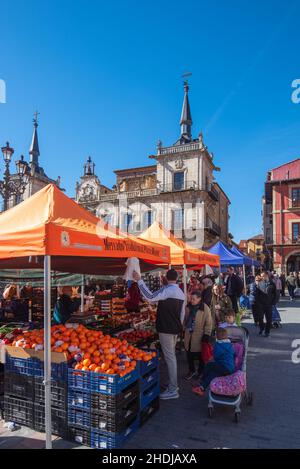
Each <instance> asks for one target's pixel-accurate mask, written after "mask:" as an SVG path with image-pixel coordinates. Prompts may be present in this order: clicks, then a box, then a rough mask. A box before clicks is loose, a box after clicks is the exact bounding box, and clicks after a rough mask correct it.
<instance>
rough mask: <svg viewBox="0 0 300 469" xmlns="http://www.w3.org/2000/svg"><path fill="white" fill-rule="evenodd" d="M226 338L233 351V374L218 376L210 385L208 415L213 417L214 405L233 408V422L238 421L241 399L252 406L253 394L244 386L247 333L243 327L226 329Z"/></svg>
mask: <svg viewBox="0 0 300 469" xmlns="http://www.w3.org/2000/svg"><path fill="white" fill-rule="evenodd" d="M226 329H227V332H228V338H229V339H230V340H231V342H232V345H233V347H234V350H235V372H234V373H233V374H231V375H227V376H220V377H218V378H215V379H213V380H212V382H211V383H210V389H209V394H208V399H209V401H208V415H209V417H212V416H213V410H214V404H218V405H226V406H231V407H234V417H235V422H236V423H238V422H239V419H240V414H241V409H240V404H241V402H242V398H244V399H245V401H246V403H247V405H252V401H253V393H252V392H248V390H247V385H246V361H247V351H248V343H249V332H248V330H247V329H246V328H245V327H236V326H232V327H227V328H226Z"/></svg>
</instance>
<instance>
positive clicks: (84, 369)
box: [81, 366, 89, 371]
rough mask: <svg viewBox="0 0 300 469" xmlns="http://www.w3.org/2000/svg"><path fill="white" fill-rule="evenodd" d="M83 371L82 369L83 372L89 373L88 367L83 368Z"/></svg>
mask: <svg viewBox="0 0 300 469" xmlns="http://www.w3.org/2000/svg"><path fill="white" fill-rule="evenodd" d="M81 369H82V371H89V369H88V367H87V366H83V367H82V368H81Z"/></svg>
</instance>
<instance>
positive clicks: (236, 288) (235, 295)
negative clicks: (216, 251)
mask: <svg viewBox="0 0 300 469" xmlns="http://www.w3.org/2000/svg"><path fill="white" fill-rule="evenodd" d="M227 272H228V276H227V279H226V284H225V293H226V295H228V296H229V298H230V299H231V302H232V307H233V309H234V311H235V313H236V314H238V312H239V307H238V300H239V297H240V296H241V294H242V292H243V281H242V279H241V278H240V277H239V276H238V275H237V274H236V273H235V272H234V268H233V267H229V268H228V270H227Z"/></svg>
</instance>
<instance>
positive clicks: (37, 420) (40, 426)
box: [34, 404, 68, 438]
mask: <svg viewBox="0 0 300 469" xmlns="http://www.w3.org/2000/svg"><path fill="white" fill-rule="evenodd" d="M51 421H52V433H53V435H58V436H61V437H63V438H66V437H67V435H68V423H67V411H66V410H63V409H59V408H57V407H51ZM34 429H35V430H36V431H37V432H42V433H44V432H45V406H44V405H42V404H34Z"/></svg>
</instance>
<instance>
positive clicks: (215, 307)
mask: <svg viewBox="0 0 300 469" xmlns="http://www.w3.org/2000/svg"><path fill="white" fill-rule="evenodd" d="M210 309H211V315H212V321H213V330H215V329H216V328H217V327H218V324H219V323H221V322H224V319H225V313H226V311H228V310H230V309H232V301H231V299H230V298H229V296H228V295H226V293H225V292H224V288H223V287H222V285H214V286H213V293H212V300H211V307H210Z"/></svg>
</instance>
